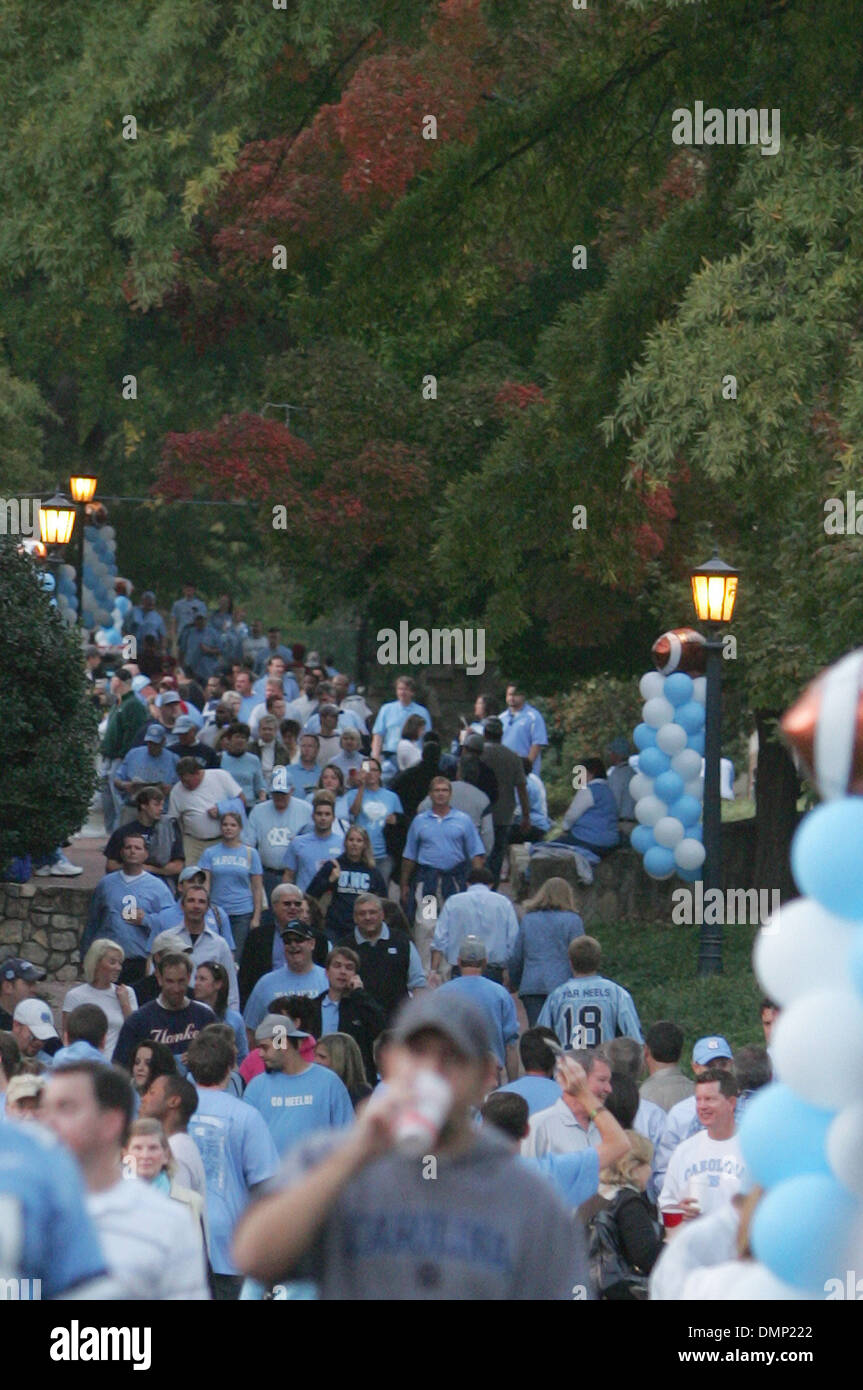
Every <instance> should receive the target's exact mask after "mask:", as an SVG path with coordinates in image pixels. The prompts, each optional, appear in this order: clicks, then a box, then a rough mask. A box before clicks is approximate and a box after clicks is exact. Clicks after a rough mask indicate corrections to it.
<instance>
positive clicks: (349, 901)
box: [308, 825, 387, 945]
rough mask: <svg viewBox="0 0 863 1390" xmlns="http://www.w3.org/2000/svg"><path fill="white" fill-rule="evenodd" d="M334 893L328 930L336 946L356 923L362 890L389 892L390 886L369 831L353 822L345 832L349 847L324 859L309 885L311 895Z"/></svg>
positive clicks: (365, 891)
mask: <svg viewBox="0 0 863 1390" xmlns="http://www.w3.org/2000/svg"><path fill="white" fill-rule="evenodd" d="M327 893H329V895H330V901H329V906H328V907H327V915H326V917H325V918H324V930H325V932H326V933H327V936H328V937H329V939H330V940H331V941H332V943H333V945H335V944H336V943H337V942H339V941H341V940H342V938H343V937H344V936H346V935H347V933H348V932H350V931H352V930H353V926H354V903H355V902H356V900H357V896H358V894H360V893H376V894H377V896H378V897H379V898H385V897H386V895H387V886H386V883H385V882H384V880H383V877H382V875H381V873H380V871H379V869H378V868H377V867H376V865H375V856H374V851H373V850H372V842H371V840H370V839H369V835H368V831H366V830H363V829H362V828H361V827H360V826H358V825H352V826H351V828H350V830H349V831H348V832H347V834H346V835H345V847H344V850H343V851H342V853H341V854H340V855H339V857H338V858H337V859H326V860H324V862H323V864H322V865H321V867H320V868H319V869H318V872H317V873H316V874H315V876H314V878H313V879H312V881H311V883H310V884H309V886H308V896H309V897H310V898H312V899H313V900H314V899H316V898H317V899H319V898H322V897H324V896H325V895H326V894H327Z"/></svg>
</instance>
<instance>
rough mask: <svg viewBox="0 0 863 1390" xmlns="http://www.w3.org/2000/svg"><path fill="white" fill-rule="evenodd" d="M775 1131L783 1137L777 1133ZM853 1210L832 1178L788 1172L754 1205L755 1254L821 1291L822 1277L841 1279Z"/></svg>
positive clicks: (799, 1284) (782, 1274) (791, 1280)
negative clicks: (776, 1185) (782, 1180)
mask: <svg viewBox="0 0 863 1390" xmlns="http://www.w3.org/2000/svg"><path fill="white" fill-rule="evenodd" d="M754 1103H755V1102H754V1101H753V1105H754ZM745 1118H746V1117H745V1116H744V1122H745ZM776 1137H777V1142H779V1143H782V1142H783V1136H782V1135H777V1136H776ZM856 1211H857V1203H856V1202H855V1200H854V1198H853V1197H852V1196H851V1195H850V1193H849V1192H847V1191H846V1189H845V1188H844V1187H842V1185H841V1184H840V1183H838V1182H837V1181H836V1179H835V1178H828V1177H826V1176H824V1175H823V1174H820V1173H805V1174H803V1175H802V1176H800V1177H796V1178H789V1179H788V1180H787V1181H786V1182H781V1183H780V1184H779V1186H778V1187H774V1188H773V1189H772V1191H770V1192H768V1193H767V1195H766V1197H764V1199H763V1200H762V1201H761V1202H760V1203H759V1205H758V1207H757V1208H756V1211H755V1216H754V1217H753V1220H752V1227H751V1241H752V1249H753V1251H754V1254H755V1258H756V1259H757V1260H761V1262H762V1263H763V1264H765V1265H766V1266H767V1268H768V1269H769V1270H771V1271H772V1273H773V1274H775V1275H776V1277H777V1279H782V1280H784V1282H785V1283H786V1284H791V1285H792V1286H793V1287H794V1288H796V1289H805V1290H807V1291H808V1292H811V1293H813V1294H816V1293H817V1294H820V1295H822V1296H823V1294H824V1286H825V1284H826V1283H827V1280H828V1279H841V1280H842V1282H843V1284H844V1282H845V1271H846V1269H847V1268H848V1256H849V1250H848V1245H849V1237H850V1235H851V1224H852V1221H853V1218H854V1215H855V1213H856Z"/></svg>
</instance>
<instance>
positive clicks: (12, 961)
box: [0, 956, 47, 984]
mask: <svg viewBox="0 0 863 1390" xmlns="http://www.w3.org/2000/svg"><path fill="white" fill-rule="evenodd" d="M46 974H47V971H45V970H43V969H42V967H41V966H40V965H34V964H33V962H32V961H29V960H19V959H18V957H17V956H10V957H9V959H8V960H4V962H3V964H2V966H0V980H26V981H27V982H28V984H33V983H34V982H35V981H36V980H44V978H45V976H46Z"/></svg>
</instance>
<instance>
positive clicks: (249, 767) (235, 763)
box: [221, 752, 267, 806]
mask: <svg viewBox="0 0 863 1390" xmlns="http://www.w3.org/2000/svg"><path fill="white" fill-rule="evenodd" d="M221 766H222V770H223V772H230V774H231V776H232V777H233V779H234V781H235V782H238V783H239V785H240V787H241V788H242V792H243V796H244V797H245V798H246V805H247V806H254V804H255V802H256V801H257V799H258V797H259V796H260V794H261V792H265V791H266V790H267V784H266V782H265V781H264V774H263V772H262V771H261V760H260V758H259V757H258V756H257V754H255V753H248V752H246V753H241V754H240V756H239V757H238V758H235V757H234V756H233V754H232V753H223V754H222V762H221Z"/></svg>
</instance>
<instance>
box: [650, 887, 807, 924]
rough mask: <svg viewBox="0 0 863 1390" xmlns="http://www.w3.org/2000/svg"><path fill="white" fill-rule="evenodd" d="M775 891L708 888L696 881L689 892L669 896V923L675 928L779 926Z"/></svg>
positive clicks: (681, 891) (679, 889) (678, 889)
mask: <svg viewBox="0 0 863 1390" xmlns="http://www.w3.org/2000/svg"><path fill="white" fill-rule="evenodd" d="M779 900H780V890H779V889H778V888H725V889H723V888H708V889H707V890H706V891H705V888H704V883H703V882H702V880H701V879H697V880H696V882H695V883H694V884H693V886H692V887H691V888H675V889H674V890H673V892H672V894H671V901H672V903H673V907H672V909H671V920H672V922H673V923H674V925H675V926H676V927H693V926H699V927H700V926H708V927H719V926H750V927H758V926H763V924H764V923H765V922H767V921H769V923H770V927H769V930H770V931H776V930H777V929H778V926H779Z"/></svg>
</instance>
